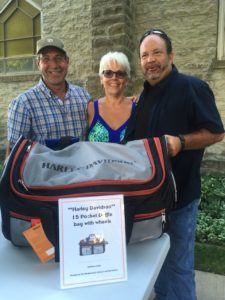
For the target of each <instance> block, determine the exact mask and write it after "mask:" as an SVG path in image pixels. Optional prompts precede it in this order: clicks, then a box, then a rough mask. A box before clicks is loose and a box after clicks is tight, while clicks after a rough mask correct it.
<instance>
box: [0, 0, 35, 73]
mask: <svg viewBox="0 0 225 300" xmlns="http://www.w3.org/2000/svg"><path fill="white" fill-rule="evenodd" d="M40 24H41V22H40V11H39V10H38V9H37V8H36V7H34V6H32V5H31V4H30V3H29V2H28V1H25V0H13V1H11V2H9V4H8V5H7V6H6V7H5V9H4V11H2V13H1V14H0V72H1V73H2V72H13V71H15V72H20V71H25V70H30V71H32V70H35V69H36V67H35V65H36V64H35V63H34V62H35V49H36V43H37V40H39V39H40V38H41V25H40Z"/></svg>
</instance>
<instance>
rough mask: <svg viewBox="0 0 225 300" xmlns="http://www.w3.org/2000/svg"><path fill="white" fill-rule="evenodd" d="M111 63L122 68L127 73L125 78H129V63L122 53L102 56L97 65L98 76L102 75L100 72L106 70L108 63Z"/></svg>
mask: <svg viewBox="0 0 225 300" xmlns="http://www.w3.org/2000/svg"><path fill="white" fill-rule="evenodd" d="M111 61H113V62H116V63H118V65H120V66H122V67H123V69H124V71H125V72H126V73H127V76H128V77H130V63H129V60H128V58H127V56H126V55H125V54H124V53H122V52H117V51H115V52H111V51H110V52H108V53H107V54H105V55H103V56H102V58H101V60H100V63H99V76H101V75H102V72H103V71H105V70H107V69H108V66H109V63H110V62H111Z"/></svg>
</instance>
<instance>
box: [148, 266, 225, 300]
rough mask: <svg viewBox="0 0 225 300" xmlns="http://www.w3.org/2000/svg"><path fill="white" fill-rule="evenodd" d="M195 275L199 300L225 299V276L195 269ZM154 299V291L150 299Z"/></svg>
mask: <svg viewBox="0 0 225 300" xmlns="http://www.w3.org/2000/svg"><path fill="white" fill-rule="evenodd" d="M195 276H196V288H197V299H198V300H225V276H222V275H217V274H213V273H207V272H201V271H195ZM153 299H154V293H152V295H151V296H150V298H149V300H153ZM170 300H173V299H170ZM180 300H182V299H180Z"/></svg>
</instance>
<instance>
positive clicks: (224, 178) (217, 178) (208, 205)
mask: <svg viewBox="0 0 225 300" xmlns="http://www.w3.org/2000/svg"><path fill="white" fill-rule="evenodd" d="M196 241H197V242H201V243H209V244H215V245H225V175H222V174H208V175H203V176H202V198H201V203H200V207H199V217H198V222H197V232H196Z"/></svg>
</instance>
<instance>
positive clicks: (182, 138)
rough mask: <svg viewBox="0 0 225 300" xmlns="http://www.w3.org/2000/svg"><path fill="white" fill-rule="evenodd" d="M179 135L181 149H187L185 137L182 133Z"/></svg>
mask: <svg viewBox="0 0 225 300" xmlns="http://www.w3.org/2000/svg"><path fill="white" fill-rule="evenodd" d="M178 137H179V139H180V144H181V151H183V150H184V149H185V138H184V136H183V135H182V134H179V135H178Z"/></svg>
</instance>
